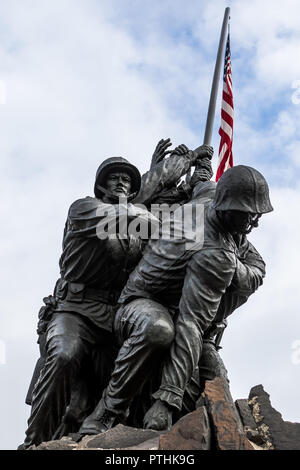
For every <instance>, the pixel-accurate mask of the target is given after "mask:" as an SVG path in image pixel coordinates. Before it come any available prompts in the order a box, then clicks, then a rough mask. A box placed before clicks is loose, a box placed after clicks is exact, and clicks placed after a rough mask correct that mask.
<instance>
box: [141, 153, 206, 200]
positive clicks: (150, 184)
mask: <svg viewBox="0 0 300 470" xmlns="http://www.w3.org/2000/svg"><path fill="white" fill-rule="evenodd" d="M200 153H201V151H200V152H193V151H190V150H189V149H188V148H187V147H186V146H184V145H180V146H179V147H177V148H176V149H175V150H174V151H173V152H172V154H171V155H170V157H169V158H164V159H163V160H161V161H160V162H159V163H157V164H156V165H153V166H152V168H151V169H150V170H149V171H148V172H147V173H145V174H144V175H143V176H142V184H141V189H140V191H139V193H138V195H137V196H136V198H135V199H134V201H133V202H134V203H142V204H149V203H151V202H152V200H154V199H157V195H158V194H159V193H161V192H162V191H163V190H164V189H166V188H170V187H172V186H173V187H174V186H175V187H176V184H177V183H178V181H179V180H180V178H181V177H182V176H183V175H185V174H186V173H187V172H188V171H189V169H190V168H191V166H192V165H194V164H195V163H196V160H197V158H199V154H200ZM202 153H203V155H202V154H201V158H203V157H204V154H211V153H212V148H211V147H207V146H203V149H202Z"/></svg>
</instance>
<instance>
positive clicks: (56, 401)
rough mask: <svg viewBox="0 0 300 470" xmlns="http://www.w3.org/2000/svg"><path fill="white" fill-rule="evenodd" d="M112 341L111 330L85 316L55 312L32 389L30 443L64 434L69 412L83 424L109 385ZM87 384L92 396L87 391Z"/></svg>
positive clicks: (113, 352) (27, 441) (112, 356)
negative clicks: (91, 321) (41, 366)
mask: <svg viewBox="0 0 300 470" xmlns="http://www.w3.org/2000/svg"><path fill="white" fill-rule="evenodd" d="M114 343H115V342H114V341H113V337H112V334H111V333H110V332H108V331H105V330H102V329H100V328H98V327H97V326H95V325H93V324H92V323H90V322H89V320H88V319H86V318H85V317H82V316H80V315H77V314H73V313H62V312H61V313H56V314H54V315H53V318H52V320H51V322H50V323H49V326H48V329H47V345H46V348H47V357H46V362H45V366H44V367H43V369H42V371H41V374H40V376H39V379H38V381H37V383H36V385H35V387H34V390H33V395H32V409H31V415H30V418H29V420H28V429H27V431H26V440H25V445H26V446H29V445H31V444H36V445H37V444H39V443H40V442H43V441H48V440H51V439H53V438H58V437H60V436H59V434H58V430H59V428H60V427H61V424H62V420H63V418H64V416H67V415H68V410H69V411H70V412H71V414H72V413H73V415H74V416H73V418H74V419H75V421H76V419H77V420H78V421H79V422H78V427H79V426H80V424H81V421H82V420H83V419H84V418H85V417H86V416H87V414H88V413H89V412H90V411H91V409H93V407H94V406H95V403H97V401H98V400H99V398H100V396H101V393H102V391H103V388H104V387H105V386H106V385H107V382H108V380H109V377H110V373H111V370H112V368H113V363H114V358H115V355H114V354H115V351H114V346H113V345H114ZM89 382H92V385H93V390H92V392H93V391H94V392H95V397H94V400H93V399H92V398H93V393H92V394H91V390H88V389H87V387H88V384H89ZM69 414H70V413H69ZM75 415H76V416H75ZM69 417H70V416H69ZM69 432H70V431H69Z"/></svg>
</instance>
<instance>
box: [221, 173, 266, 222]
mask: <svg viewBox="0 0 300 470" xmlns="http://www.w3.org/2000/svg"><path fill="white" fill-rule="evenodd" d="M213 207H214V208H215V209H216V210H219V211H227V210H236V211H242V212H252V213H255V214H265V213H267V212H271V211H272V210H273V207H272V205H271V202H270V197H269V186H268V183H267V182H266V180H265V178H264V177H263V175H262V174H261V173H260V172H259V171H257V170H255V169H254V168H251V167H250V166H246V165H237V166H234V167H233V168H229V169H228V170H226V171H225V172H224V173H223V175H222V176H221V178H220V179H219V181H218V183H217V188H216V192H215V197H214V202H213Z"/></svg>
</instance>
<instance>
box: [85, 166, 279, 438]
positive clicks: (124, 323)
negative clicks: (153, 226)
mask: <svg viewBox="0 0 300 470" xmlns="http://www.w3.org/2000/svg"><path fill="white" fill-rule="evenodd" d="M214 193H215V194H214ZM213 194H214V195H213ZM212 198H213V200H212ZM190 204H192V205H193V204H194V205H197V204H204V215H203V221H202V229H203V231H204V239H203V243H202V244H200V245H199V247H198V248H197V245H195V246H194V249H188V250H187V249H186V241H187V239H185V238H184V237H183V238H182V239H175V240H173V239H171V240H165V239H164V238H163V237H162V238H160V239H159V240H151V241H150V242H149V243H148V245H147V247H146V249H145V252H144V254H143V258H142V259H141V261H140V262H139V264H138V265H137V267H136V268H135V270H134V271H133V272H132V273H131V275H130V277H129V280H128V282H127V284H126V286H125V288H124V289H123V291H122V293H121V296H120V299H119V303H120V304H121V306H120V308H119V310H118V312H117V314H116V317H115V322H114V330H115V334H116V336H117V337H118V339H119V343H120V346H121V347H120V350H119V353H118V355H117V358H116V361H115V367H114V371H113V372H112V375H111V378H110V381H109V383H108V386H107V387H106V389H105V390H104V392H103V394H102V398H101V400H100V402H99V403H98V405H97V406H96V408H95V410H94V411H93V412H92V413H91V414H90V416H88V417H87V418H86V419H85V420H84V422H83V425H82V427H81V429H80V432H81V433H83V434H96V433H99V432H104V431H106V430H107V429H109V428H111V427H112V426H114V425H115V424H117V423H118V422H124V421H126V419H127V417H128V415H129V412H130V407H131V405H132V402H133V399H134V397H135V396H136V395H137V394H138V393H139V391H140V390H141V389H142V387H143V386H144V385H145V383H146V382H147V381H149V380H151V377H152V376H153V374H154V375H155V374H158V373H159V374H160V367H159V364H160V361H161V360H162V358H163V357H164V356H165V360H164V365H163V370H162V373H161V375H160V377H159V382H160V384H159V385H158V390H157V391H156V393H154V394H153V398H154V400H155V401H154V403H153V405H152V407H151V408H150V410H148V412H147V413H146V416H145V418H144V427H146V428H152V429H158V430H164V429H169V428H170V426H171V424H172V415H175V413H176V411H180V410H181V409H182V406H183V405H184V394H185V393H186V392H189V389H190V388H191V387H193V385H194V378H195V374H196V373H197V368H198V366H199V361H200V359H201V354H202V345H203V341H204V340H205V339H206V338H214V335H215V333H216V332H217V331H218V329H217V325H218V324H219V323H222V322H223V321H224V320H226V317H227V316H228V315H230V314H231V313H232V312H233V311H234V310H235V309H236V308H238V307H239V306H240V305H242V304H243V303H244V302H246V300H247V299H248V297H249V296H250V295H251V294H252V293H253V292H255V290H256V289H257V288H258V287H259V286H260V285H261V284H262V282H263V277H264V276H265V263H264V261H263V260H262V258H261V256H260V255H259V253H258V252H257V251H256V250H255V248H254V247H253V246H252V245H251V243H250V242H249V241H248V240H247V238H246V234H247V233H249V232H250V231H251V230H252V228H253V227H256V226H257V225H258V219H259V218H260V217H261V215H262V214H264V213H267V212H270V211H272V210H273V208H272V206H271V203H270V199H269V190H268V185H267V182H266V180H265V179H264V177H263V176H262V175H261V174H260V173H259V172H258V171H257V170H255V169H253V168H251V167H247V166H243V165H239V166H236V167H233V168H232V169H229V170H227V171H226V172H225V173H224V175H223V176H222V177H221V179H220V180H219V182H218V184H217V186H216V189H215V184H214V183H212V182H210V181H207V182H206V183H205V182H204V183H203V182H202V183H201V182H200V183H199V184H198V185H197V186H196V188H195V191H194V199H192V201H191V203H190ZM184 207H185V206H182V210H183V209H184ZM193 222H195V223H196V222H197V221H196V220H194V221H193ZM200 362H201V361H200ZM188 395H189V397H191V396H192V395H193V394H192V393H188Z"/></svg>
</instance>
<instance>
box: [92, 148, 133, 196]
mask: <svg viewBox="0 0 300 470" xmlns="http://www.w3.org/2000/svg"><path fill="white" fill-rule="evenodd" d="M111 171H122V172H126V173H128V174H129V176H130V177H131V193H135V192H138V191H139V190H140V187H141V174H140V172H139V170H138V169H137V168H136V167H135V166H134V165H132V164H131V163H129V161H128V160H126V158H123V157H111V158H107V159H106V160H104V162H102V163H101V165H100V166H99V168H98V170H97V173H96V179H95V186H94V193H95V196H96V197H97V198H101V197H102V196H103V191H102V190H101V187H102V188H105V184H106V178H107V176H108V174H109V173H110V172H111Z"/></svg>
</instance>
